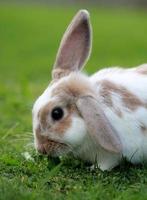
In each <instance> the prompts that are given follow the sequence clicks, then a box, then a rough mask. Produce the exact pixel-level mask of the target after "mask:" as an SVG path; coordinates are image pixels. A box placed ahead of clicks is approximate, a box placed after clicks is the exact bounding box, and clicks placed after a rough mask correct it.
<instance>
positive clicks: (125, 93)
mask: <svg viewBox="0 0 147 200" xmlns="http://www.w3.org/2000/svg"><path fill="white" fill-rule="evenodd" d="M99 84H101V88H100V95H101V96H103V98H104V103H106V105H108V106H109V107H113V106H115V105H113V102H112V97H111V93H112V92H114V93H117V94H119V95H120V96H121V99H122V101H123V103H124V105H125V106H126V107H127V108H129V109H130V110H133V111H134V110H136V109H137V108H138V107H140V106H142V107H146V104H145V103H144V102H142V101H141V100H140V99H139V98H138V97H137V96H136V95H135V94H133V93H132V92H130V91H129V90H128V89H127V88H125V87H124V86H122V85H118V84H115V83H113V82H112V81H109V80H103V81H101V82H100V83H99Z"/></svg>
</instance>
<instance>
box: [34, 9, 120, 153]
mask: <svg viewBox="0 0 147 200" xmlns="http://www.w3.org/2000/svg"><path fill="white" fill-rule="evenodd" d="M90 50H91V25H90V21H89V14H88V12H87V11H85V10H80V11H79V12H78V13H77V14H76V16H75V17H74V18H73V20H72V22H71V24H70V25H69V27H68V28H67V30H66V32H65V34H64V36H63V39H62V41H61V44H60V47H59V50H58V53H57V57H56V61H55V64H54V67H53V71H52V79H53V80H52V81H51V83H50V85H49V86H48V88H47V89H46V90H45V91H44V93H43V94H42V95H41V96H40V97H39V98H38V99H37V101H36V102H35V104H34V107H33V131H34V137H35V146H36V149H37V150H38V151H39V152H41V153H45V154H48V155H51V156H58V155H61V154H64V153H67V152H70V151H76V148H77V147H78V146H81V145H82V143H83V141H84V139H85V137H86V136H87V134H89V133H90V134H89V135H90V137H91V138H95V139H94V141H97V142H98V144H100V145H101V146H102V147H103V148H105V149H107V150H110V151H113V152H118V151H119V150H120V144H119V141H118V138H117V136H116V134H115V131H114V130H113V127H111V125H110V123H109V122H108V120H107V118H106V117H105V115H104V113H103V111H102V109H101V108H100V106H98V102H97V100H96V94H95V91H94V88H93V86H92V83H91V82H90V80H89V78H88V77H87V76H86V75H83V74H81V73H80V69H81V68H82V67H83V66H84V64H85V62H86V60H87V59H88V57H89V54H90ZM98 124H99V125H98ZM100 131H101V133H100V134H97V133H95V132H100ZM108 133H109V134H108Z"/></svg>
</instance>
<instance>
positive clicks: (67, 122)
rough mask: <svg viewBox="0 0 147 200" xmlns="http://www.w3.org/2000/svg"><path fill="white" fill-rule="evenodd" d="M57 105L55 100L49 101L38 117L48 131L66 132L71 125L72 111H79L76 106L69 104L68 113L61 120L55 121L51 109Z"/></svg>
mask: <svg viewBox="0 0 147 200" xmlns="http://www.w3.org/2000/svg"><path fill="white" fill-rule="evenodd" d="M54 107H55V105H54V103H53V102H50V103H48V104H47V105H46V106H44V107H43V108H42V109H41V110H40V111H39V113H38V117H39V120H40V123H41V126H42V127H43V129H44V130H48V132H53V133H57V134H58V133H59V134H61V135H62V134H64V133H65V132H66V130H67V129H68V128H70V126H71V118H72V113H78V111H77V108H76V106H74V105H67V106H66V109H67V115H66V116H65V117H63V119H61V120H59V121H53V120H52V119H51V116H50V114H51V111H52V109H53V108H54Z"/></svg>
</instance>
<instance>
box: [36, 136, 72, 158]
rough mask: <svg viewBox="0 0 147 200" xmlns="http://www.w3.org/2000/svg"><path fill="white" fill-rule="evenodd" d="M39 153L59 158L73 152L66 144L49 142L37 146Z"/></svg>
mask: <svg viewBox="0 0 147 200" xmlns="http://www.w3.org/2000/svg"><path fill="white" fill-rule="evenodd" d="M36 149H37V151H38V152H39V153H40V154H45V155H48V156H51V157H58V156H61V155H63V154H67V153H69V152H70V151H71V149H70V147H69V146H68V145H66V144H64V143H60V142H56V141H53V140H47V141H46V142H45V143H40V144H37V146H36Z"/></svg>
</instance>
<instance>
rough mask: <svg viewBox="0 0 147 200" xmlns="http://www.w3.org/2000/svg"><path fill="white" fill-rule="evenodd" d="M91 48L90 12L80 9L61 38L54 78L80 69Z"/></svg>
mask: <svg viewBox="0 0 147 200" xmlns="http://www.w3.org/2000/svg"><path fill="white" fill-rule="evenodd" d="M90 49H91V25H90V21H89V13H88V11H86V10H80V11H79V12H78V13H77V14H76V15H75V17H74V18H73V20H72V21H71V23H70V25H69V26H68V28H67V30H66V31H65V33H64V36H63V38H62V40H61V43H60V47H59V50H58V53H57V56H56V61H55V64H54V67H53V72H52V76H53V79H58V78H60V77H62V76H64V75H67V74H69V73H70V72H72V71H78V70H80V69H81V68H82V66H83V65H84V63H85V62H86V60H87V59H88V57H89V54H90Z"/></svg>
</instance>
